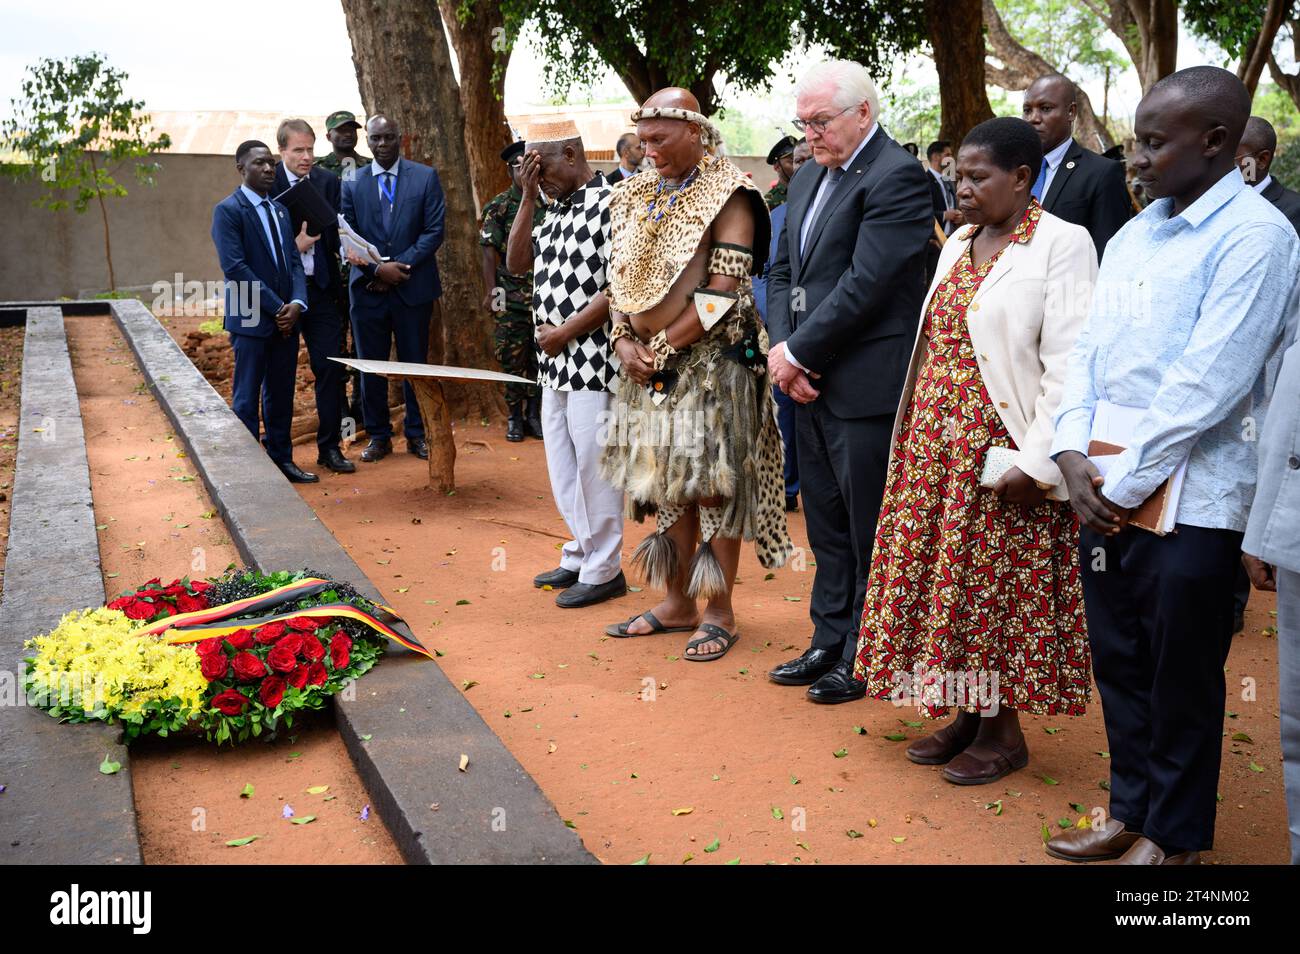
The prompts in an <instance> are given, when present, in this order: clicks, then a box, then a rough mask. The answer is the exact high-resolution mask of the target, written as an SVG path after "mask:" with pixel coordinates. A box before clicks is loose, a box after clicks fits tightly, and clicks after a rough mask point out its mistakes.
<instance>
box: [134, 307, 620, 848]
mask: <svg viewBox="0 0 1300 954" xmlns="http://www.w3.org/2000/svg"><path fill="white" fill-rule="evenodd" d="M112 311H113V316H114V318H115V319H116V320H117V323H118V326H119V327H120V328H121V329H122V332H123V334H124V335H125V337H126V339H127V342H128V343H129V344H130V346H131V349H132V351H133V352H134V353H135V356H136V359H137V360H138V362H139V365H140V370H141V371H142V372H143V373H144V376H145V380H146V381H147V382H148V383H149V385H150V387H151V388H152V389H153V392H154V395H155V397H156V398H157V400H158V403H159V404H160V405H161V407H162V408H163V410H164V412H165V413H166V414H167V416H168V417H169V418H170V419H171V422H172V424H173V425H174V426H175V428H176V433H177V435H178V437H179V438H180V439H181V441H182V442H183V443H184V445H185V449H186V451H187V453H188V454H189V456H190V458H191V459H192V460H193V462H194V465H195V467H196V468H197V469H198V471H199V474H200V476H201V477H202V479H203V481H204V484H205V485H206V486H207V489H208V493H209V494H210V495H211V497H212V500H213V503H214V504H215V505H216V507H217V509H218V510H219V511H220V513H221V515H222V516H223V517H224V518H225V521H226V526H227V527H228V528H229V530H230V533H231V537H232V540H233V542H234V544H235V546H236V548H237V549H238V550H239V553H240V555H241V556H242V557H243V558H244V560H245V561H246V562H247V563H248V564H250V565H253V566H257V567H259V568H260V569H261V570H263V571H264V572H265V571H268V570H276V569H300V568H302V567H304V566H305V567H310V568H311V569H313V570H317V571H320V572H322V573H325V574H327V575H329V576H330V577H332V578H334V579H339V580H346V581H347V582H349V583H351V584H353V585H354V586H355V587H356V588H357V589H358V590H359V591H360V592H361V593H363V594H365V595H366V596H367V597H370V598H374V599H381V595H380V593H379V592H378V590H376V589H375V587H374V585H373V584H372V583H371V582H370V581H369V580H368V579H367V578H366V576H365V574H364V573H362V572H361V570H360V568H358V567H357V565H356V563H354V562H353V560H352V558H351V557H350V556H348V554H347V553H346V552H344V550H343V548H342V547H341V546H340V545H339V544H338V542H337V541H335V539H334V537H333V535H332V534H331V533H330V532H329V530H327V529H326V528H325V527H324V525H322V524H321V522H320V521H319V519H318V518H317V517H316V514H315V513H314V512H313V511H312V509H311V508H310V507H308V506H307V504H306V503H305V502H304V501H303V500H302V498H301V497H300V496H299V495H298V493H297V491H295V490H294V489H293V486H292V485H291V484H289V483H288V482H287V481H286V480H285V479H284V477H283V476H282V475H281V474H280V472H279V470H278V469H277V468H276V467H275V466H274V465H273V464H272V463H271V461H270V460H269V459H268V458H267V456H266V454H265V453H264V452H263V450H262V448H261V447H260V446H259V444H258V443H257V441H256V440H254V438H253V437H252V435H250V434H249V433H248V431H247V430H246V429H245V428H244V426H243V425H242V424H241V423H240V422H239V419H238V418H236V417H235V415H234V413H233V412H232V411H231V410H230V408H229V407H228V406H227V405H226V402H225V401H224V400H223V399H222V398H221V396H220V395H218V394H217V392H216V391H214V390H213V389H212V386H211V385H209V384H208V382H207V381H206V380H204V378H203V375H202V374H200V373H199V371H198V369H197V368H195V367H194V365H193V363H192V362H191V361H190V360H189V358H188V357H186V355H185V353H184V352H183V351H182V350H181V349H180V347H179V346H178V345H177V344H176V343H175V341H173V340H172V338H171V336H170V335H169V334H168V333H167V330H166V329H165V328H163V327H162V325H161V324H160V323H159V322H158V320H157V319H156V318H155V317H154V316H153V315H152V313H150V311H149V310H148V309H147V308H146V307H145V306H144V305H143V304H141V303H140V302H138V301H131V300H125V301H114V302H113V303H112ZM355 689H356V692H355V697H354V698H343V696H342V694H341V695H340V696H338V697H335V710H336V713H337V717H338V726H339V731H340V733H341V735H342V736H343V740H344V742H345V744H346V745H347V747H348V751H349V752H350V753H351V755H352V758H353V761H354V762H355V763H356V766H357V769H358V771H359V772H360V773H361V777H362V779H363V781H364V782H365V783H366V785H367V787H368V788H369V790H370V794H371V797H372V798H374V799H375V800H376V803H377V804H376V805H375V808H376V809H377V810H378V811H379V813H380V815H381V816H382V817H383V819H384V821H385V822H386V823H387V825H388V827H389V830H390V831H391V832H392V834H393V838H394V839H395V840H396V842H397V845H398V848H399V849H400V850H401V852H402V854H403V856H404V857H405V858H406V860H407V861H408V862H411V863H423V864H457V863H459V864H472V863H487V864H520V863H562V864H593V863H595V861H596V859H595V858H593V857H592V856H591V855H590V854H589V853H588V852H587V850H586V849H585V848H584V847H583V845H582V842H581V840H580V839H579V838H578V837H577V835H576V833H575V832H573V831H571V830H570V829H569V828H567V827H566V826H565V825H564V823H563V822H562V821H561V819H560V817H559V815H558V814H557V813H556V811H555V808H554V806H552V805H551V803H550V801H549V800H548V799H547V798H546V796H545V794H543V792H542V790H541V789H540V788H539V787H538V786H537V783H536V782H535V781H534V780H533V779H532V777H531V776H530V775H529V774H528V773H527V772H525V771H524V769H523V767H522V766H521V765H520V764H519V762H518V761H517V760H516V759H515V757H514V756H513V755H511V754H510V752H509V750H507V749H506V747H505V745H504V744H503V743H502V741H501V740H500V739H499V738H498V737H497V736H496V734H495V733H493V732H492V730H491V728H489V727H488V725H487V723H486V722H484V721H483V719H482V717H481V716H479V714H478V712H477V711H475V709H474V707H473V706H471V705H470V704H469V702H468V701H466V699H465V697H464V694H463V693H461V692H460V691H459V690H457V689H456V687H455V686H454V685H452V683H451V682H450V681H449V680H448V679H447V677H446V676H445V675H444V674H443V672H442V670H441V669H440V668H439V667H438V666H437V665H436V664H434V663H432V662H429V661H427V660H425V659H423V657H420V656H416V655H414V654H412V653H408V652H406V651H405V650H402V649H401V648H400V647H397V646H393V645H392V644H390V650H389V653H388V654H387V655H386V656H385V658H384V659H383V660H382V661H381V662H380V664H379V665H378V666H376V667H375V668H374V669H373V670H371V671H370V672H369V673H367V674H366V676H365V677H364V678H363V679H361V680H359V681H358V682H357V683H356V686H355ZM462 754H464V755H468V756H469V759H470V763H469V770H468V771H467V772H461V771H459V770H458V764H459V761H460V757H461V755H462ZM432 805H437V806H438V807H437V809H436V810H435V809H432V808H431V807H430V806H432Z"/></svg>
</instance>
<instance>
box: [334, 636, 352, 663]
mask: <svg viewBox="0 0 1300 954" xmlns="http://www.w3.org/2000/svg"><path fill="white" fill-rule="evenodd" d="M351 648H352V640H351V639H350V638H349V637H347V636H346V635H344V634H343V633H335V634H334V638H333V639H331V640H330V661H331V662H332V663H334V668H335V669H346V668H347V666H348V650H350V649H351Z"/></svg>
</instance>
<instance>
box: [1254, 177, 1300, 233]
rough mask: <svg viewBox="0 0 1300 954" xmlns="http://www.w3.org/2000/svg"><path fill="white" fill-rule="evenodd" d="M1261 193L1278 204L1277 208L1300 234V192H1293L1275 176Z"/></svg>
mask: <svg viewBox="0 0 1300 954" xmlns="http://www.w3.org/2000/svg"><path fill="white" fill-rule="evenodd" d="M1260 195H1262V196H1263V197H1264V198H1266V199H1268V201H1270V202H1272V203H1273V204H1274V205H1275V206H1277V210H1278V211H1279V212H1281V213H1282V214H1283V215H1285V216H1286V217H1287V220H1288V221H1289V222H1290V223H1291V228H1293V229H1295V230H1296V234H1298V235H1300V192H1292V191H1291V190H1290V189H1288V188H1287V187H1286V186H1284V185H1283V184H1282V183H1280V182H1278V181H1277V178H1276V177H1274V179H1273V181H1272V182H1270V183H1269V184H1268V188H1267V189H1265V190H1264V191H1263V192H1261V193H1260Z"/></svg>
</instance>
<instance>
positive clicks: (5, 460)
mask: <svg viewBox="0 0 1300 954" xmlns="http://www.w3.org/2000/svg"><path fill="white" fill-rule="evenodd" d="M26 331H27V329H26V328H25V327H24V326H22V325H15V326H14V327H12V328H0V593H3V592H4V565H5V563H4V561H5V555H6V552H7V551H8V549H9V498H10V496H11V495H12V494H13V482H14V462H15V460H16V459H17V457H18V403H19V401H20V399H21V392H22V377H23V335H24V334H25V333H26Z"/></svg>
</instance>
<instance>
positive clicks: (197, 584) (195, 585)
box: [190, 580, 212, 593]
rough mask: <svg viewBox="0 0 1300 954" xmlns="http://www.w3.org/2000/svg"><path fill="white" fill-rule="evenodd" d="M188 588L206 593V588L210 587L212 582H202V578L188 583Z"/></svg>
mask: <svg viewBox="0 0 1300 954" xmlns="http://www.w3.org/2000/svg"><path fill="white" fill-rule="evenodd" d="M190 589H191V590H193V591H194V592H195V593H206V592H207V591H208V590H210V589H212V584H211V583H204V582H203V581H202V580H194V581H193V582H192V583H190Z"/></svg>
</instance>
